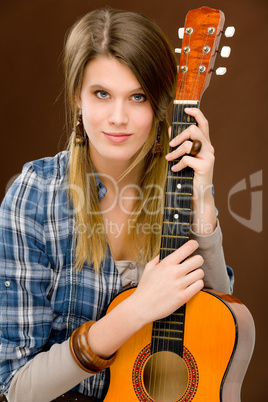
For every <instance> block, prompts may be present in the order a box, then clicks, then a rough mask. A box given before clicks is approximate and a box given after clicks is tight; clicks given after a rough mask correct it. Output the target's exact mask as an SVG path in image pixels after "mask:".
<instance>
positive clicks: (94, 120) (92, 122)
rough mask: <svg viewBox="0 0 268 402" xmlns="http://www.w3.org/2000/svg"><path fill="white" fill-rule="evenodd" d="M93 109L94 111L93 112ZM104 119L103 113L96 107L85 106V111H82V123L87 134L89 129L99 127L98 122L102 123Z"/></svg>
mask: <svg viewBox="0 0 268 402" xmlns="http://www.w3.org/2000/svg"><path fill="white" fill-rule="evenodd" d="M93 110H94V112H93ZM103 119H104V113H103V112H102V113H101V111H99V110H98V109H96V108H94V109H93V108H90V107H89V108H87V109H86V112H84V113H83V123H84V127H85V130H86V132H87V133H88V134H89V133H90V131H91V130H94V129H96V128H98V127H100V124H101V123H102V121H103Z"/></svg>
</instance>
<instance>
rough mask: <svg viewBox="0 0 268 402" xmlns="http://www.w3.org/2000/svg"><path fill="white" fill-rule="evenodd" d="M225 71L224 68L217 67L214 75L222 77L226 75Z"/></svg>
mask: <svg viewBox="0 0 268 402" xmlns="http://www.w3.org/2000/svg"><path fill="white" fill-rule="evenodd" d="M226 71H227V68H226V67H219V68H217V70H216V75H224V74H225V73H226Z"/></svg>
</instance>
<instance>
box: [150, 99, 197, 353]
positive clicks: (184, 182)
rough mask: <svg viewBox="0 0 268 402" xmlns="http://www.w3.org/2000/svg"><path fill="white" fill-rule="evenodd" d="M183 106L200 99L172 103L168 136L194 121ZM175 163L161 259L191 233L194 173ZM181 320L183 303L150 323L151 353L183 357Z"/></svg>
mask: <svg viewBox="0 0 268 402" xmlns="http://www.w3.org/2000/svg"><path fill="white" fill-rule="evenodd" d="M186 107H199V102H198V101H175V102H174V108H173V121H172V131H171V138H174V137H176V136H177V135H179V134H180V133H181V132H182V131H183V130H184V129H185V128H187V127H188V126H189V125H191V124H196V121H195V119H194V117H192V116H189V115H187V114H186V113H185V111H184V109H185V108H186ZM177 162H178V160H176V161H172V162H169V164H168V174H167V181H166V195H165V205H164V216H163V226H162V236H161V246H160V260H162V259H163V258H165V257H166V256H167V255H169V254H171V253H172V252H173V251H175V250H177V249H178V248H179V247H181V246H182V245H183V244H184V243H186V242H187V240H188V239H189V236H190V226H191V222H192V196H193V177H194V172H193V169H191V168H190V167H186V168H185V169H183V170H182V171H180V172H173V171H172V170H171V167H172V166H173V165H174V164H176V163H177ZM184 320H185V306H182V307H180V308H179V309H178V310H177V311H175V312H174V313H173V314H171V315H170V316H169V317H166V318H164V319H162V320H158V321H155V322H154V323H153V333H152V343H151V353H152V354H153V353H156V352H158V351H161V350H162V351H163V350H166V351H169V352H173V353H177V354H178V355H179V356H181V357H182V354H183V334H184Z"/></svg>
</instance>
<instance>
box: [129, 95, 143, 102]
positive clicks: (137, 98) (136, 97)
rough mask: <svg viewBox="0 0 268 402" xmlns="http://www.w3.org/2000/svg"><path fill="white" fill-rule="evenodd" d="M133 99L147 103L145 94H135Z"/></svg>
mask: <svg viewBox="0 0 268 402" xmlns="http://www.w3.org/2000/svg"><path fill="white" fill-rule="evenodd" d="M132 99H133V100H134V101H135V102H145V101H146V96H145V95H144V94H135V95H133V96H132Z"/></svg>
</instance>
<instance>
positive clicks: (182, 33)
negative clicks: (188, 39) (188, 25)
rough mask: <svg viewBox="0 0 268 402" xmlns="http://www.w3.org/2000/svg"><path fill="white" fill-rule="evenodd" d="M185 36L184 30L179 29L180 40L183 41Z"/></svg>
mask: <svg viewBox="0 0 268 402" xmlns="http://www.w3.org/2000/svg"><path fill="white" fill-rule="evenodd" d="M183 35H184V28H179V30H178V36H179V38H180V39H183Z"/></svg>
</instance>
